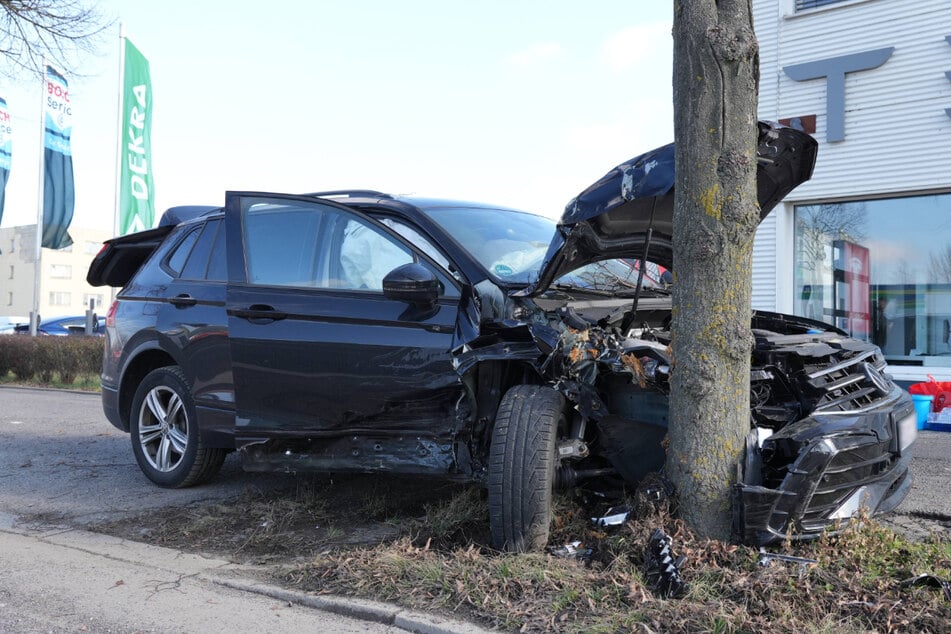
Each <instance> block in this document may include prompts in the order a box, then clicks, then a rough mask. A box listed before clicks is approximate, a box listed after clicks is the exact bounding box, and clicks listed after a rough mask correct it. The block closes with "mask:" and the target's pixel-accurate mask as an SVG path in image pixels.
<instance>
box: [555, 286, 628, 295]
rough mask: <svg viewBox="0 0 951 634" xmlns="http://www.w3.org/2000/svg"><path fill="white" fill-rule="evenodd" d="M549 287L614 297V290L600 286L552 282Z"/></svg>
mask: <svg viewBox="0 0 951 634" xmlns="http://www.w3.org/2000/svg"><path fill="white" fill-rule="evenodd" d="M551 288H554V289H557V290H559V291H566V292H574V293H587V294H589V295H601V296H603V297H614V296H615V294H616V293H615V292H614V291H609V290H605V289H601V288H590V287H587V286H576V285H574V284H552V285H551Z"/></svg>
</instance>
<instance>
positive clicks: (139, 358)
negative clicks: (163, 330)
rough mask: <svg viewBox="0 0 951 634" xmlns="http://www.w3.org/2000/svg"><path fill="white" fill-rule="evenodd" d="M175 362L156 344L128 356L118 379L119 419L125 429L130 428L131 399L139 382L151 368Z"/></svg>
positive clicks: (174, 363)
mask: <svg viewBox="0 0 951 634" xmlns="http://www.w3.org/2000/svg"><path fill="white" fill-rule="evenodd" d="M176 363H177V362H176V361H175V359H174V358H173V357H172V355H170V354H169V353H168V352H166V351H165V350H163V349H162V348H159V347H158V346H157V345H156V346H154V347H153V346H149V347H144V348H142V349H140V350H137V351H136V352H135V353H133V355H132V356H131V357H130V358H129V360H128V361H127V362H126V364H125V368H124V369H123V372H122V377H121V378H120V380H119V421H120V422H121V423H122V428H123V429H124V430H125V431H129V428H130V427H129V426H130V421H131V417H132V399H133V398H134V397H135V391H136V389H137V388H138V386H139V384H140V383H141V382H142V380H143V379H144V378H145V377H146V375H147V374H148V373H149V372H151V371H152V370H155V369H156V368H161V367H165V366H170V365H176Z"/></svg>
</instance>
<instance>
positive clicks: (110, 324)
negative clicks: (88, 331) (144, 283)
mask: <svg viewBox="0 0 951 634" xmlns="http://www.w3.org/2000/svg"><path fill="white" fill-rule="evenodd" d="M118 309H119V300H118V299H117V300H114V301H113V302H112V306H110V307H109V312H107V313H106V328H115V327H116V310H118Z"/></svg>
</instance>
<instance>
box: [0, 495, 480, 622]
mask: <svg viewBox="0 0 951 634" xmlns="http://www.w3.org/2000/svg"><path fill="white" fill-rule="evenodd" d="M0 531H2V532H8V533H15V534H19V535H22V536H25V537H29V538H31V539H35V540H36V541H38V542H45V543H48V544H51V545H55V546H60V547H65V548H70V549H73V550H77V551H82V552H85V553H87V554H89V555H93V556H96V557H101V558H104V559H113V560H115V561H121V562H124V563H128V564H133V565H138V566H148V567H152V568H155V569H158V570H165V571H169V572H174V573H177V574H182V575H187V576H194V577H197V578H200V579H203V580H205V581H207V582H209V583H214V584H217V585H220V586H224V587H227V588H231V589H233V590H238V591H241V592H253V593H255V594H259V595H262V596H266V597H269V598H272V599H277V600H279V601H286V602H288V603H293V604H296V605H301V606H305V607H309V608H313V609H317V610H322V611H324V612H331V613H333V614H338V615H340V616H346V617H349V618H353V619H359V620H363V621H370V622H373V623H380V624H383V625H390V626H393V627H398V628H400V629H403V630H407V631H409V632H417V633H419V634H482V633H488V632H489V630H486V629H483V628H480V627H478V626H476V625H473V624H470V623H465V622H462V621H453V620H451V619H449V618H445V617H442V616H439V615H436V614H431V613H428V612H419V611H415V610H407V609H404V608H401V607H398V606H394V605H391V604H388V603H382V602H379V601H371V600H367V599H357V598H350V597H341V596H331V595H314V594H309V593H306V592H300V591H296V590H288V589H286V588H282V587H280V586H275V585H271V584H268V583H264V582H261V581H255V580H253V579H249V578H246V577H241V576H240V575H241V573H242V568H244V569H245V570H246V568H245V567H242V566H241V565H240V564H234V563H232V562H229V561H226V560H223V559H218V558H215V557H206V556H203V555H199V554H195V553H189V552H186V551H182V550H177V549H173V548H164V547H162V546H154V545H152V544H145V543H142V542H136V541H131V540H128V539H124V538H121V537H113V536H111V535H105V534H102V533H94V532H92V531H87V530H83V529H78V528H73V527H70V526H55V525H47V526H44V527H42V528H40V527H37V528H29V527H27V526H24V525H23V524H21V523H20V522H19V521H18V518H17V516H15V515H13V514H10V513H4V512H2V511H0Z"/></svg>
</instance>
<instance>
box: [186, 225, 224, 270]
mask: <svg viewBox="0 0 951 634" xmlns="http://www.w3.org/2000/svg"><path fill="white" fill-rule="evenodd" d="M219 224H220V221H219V220H210V221H208V222H206V223H205V228H204V229H202V230H201V235H200V236H198V240H197V241H196V242H195V246H194V248H192V252H191V255H189V256H188V260H186V261H185V267H184V268H183V269H182V275H181V277H182V278H184V279H186V280H203V279H205V276H206V272H207V269H208V255H209V254H210V253H211V245H212V244H213V243H214V241H215V234H216V233H217V231H218V225H219Z"/></svg>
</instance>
